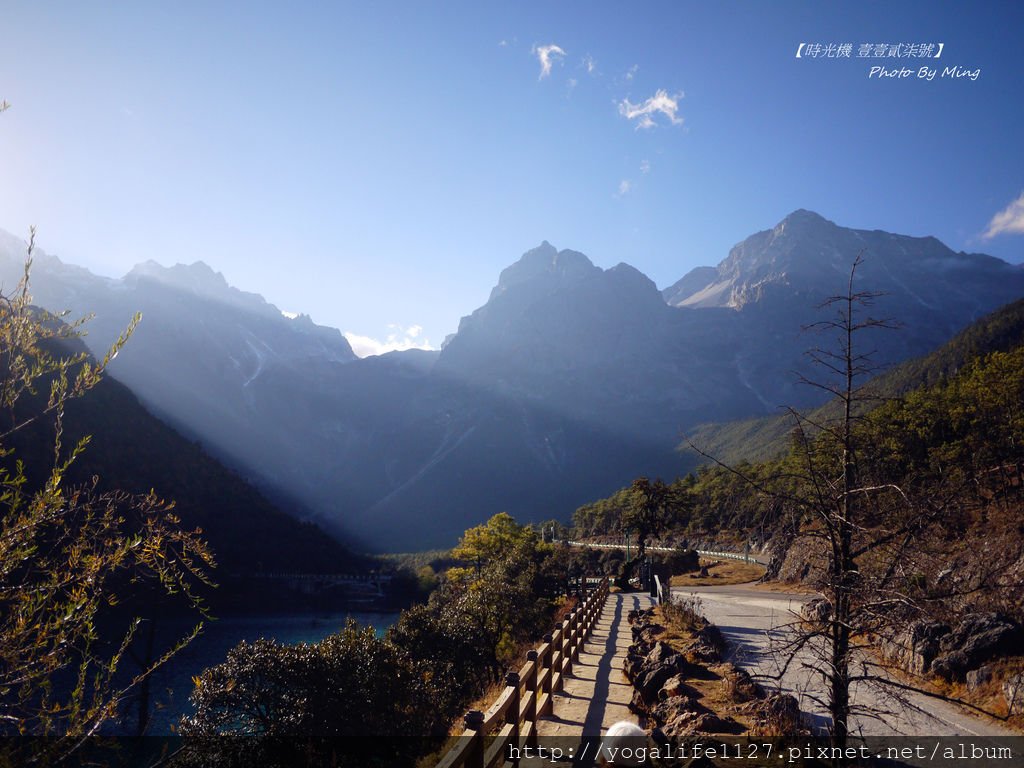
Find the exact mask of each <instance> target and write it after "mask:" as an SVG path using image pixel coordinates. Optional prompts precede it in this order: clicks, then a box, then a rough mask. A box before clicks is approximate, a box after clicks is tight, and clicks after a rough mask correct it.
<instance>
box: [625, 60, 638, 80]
mask: <svg viewBox="0 0 1024 768" xmlns="http://www.w3.org/2000/svg"><path fill="white" fill-rule="evenodd" d="M639 70H640V65H639V64H634V65H633V66H632V67H630V68H629V71H628V72H626V74H625V75H623V77H624V78H625V79H626V82H627V83H628V82H631V81H632V80H633V78H634V77H636V73H637V72H638V71H639Z"/></svg>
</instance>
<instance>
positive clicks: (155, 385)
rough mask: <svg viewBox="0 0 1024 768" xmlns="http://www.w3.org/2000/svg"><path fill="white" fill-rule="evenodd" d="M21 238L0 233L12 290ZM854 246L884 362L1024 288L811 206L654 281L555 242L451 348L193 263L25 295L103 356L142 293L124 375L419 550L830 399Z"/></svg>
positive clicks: (243, 458) (160, 405)
mask: <svg viewBox="0 0 1024 768" xmlns="http://www.w3.org/2000/svg"><path fill="white" fill-rule="evenodd" d="M23 250H24V246H23V244H21V243H20V241H18V240H17V239H16V238H13V237H10V236H5V237H3V238H2V239H0V271H2V276H3V279H4V282H5V284H6V285H11V284H12V280H14V279H16V273H17V268H18V264H19V263H20V261H21V258H22V254H23ZM858 254H861V255H863V258H864V263H863V266H862V268H861V270H860V271H859V277H858V286H860V287H863V288H865V289H871V290H877V291H883V292H885V293H886V295H885V296H882V297H880V298H879V299H878V300H877V302H876V306H875V307H874V308H873V309H874V311H875V313H876V314H877V315H878V316H882V317H888V318H893V319H895V320H898V321H899V322H900V323H901V324H902V326H903V328H902V330H900V331H897V332H888V333H880V334H878V335H877V336H876V338H875V340H874V341H875V343H876V349H877V354H876V356H875V359H876V361H877V362H878V363H879V364H886V363H892V362H896V361H899V360H903V359H905V358H908V357H911V356H916V355H920V354H923V353H925V352H928V351H929V350H931V349H932V348H934V347H936V346H937V345H939V344H940V343H942V342H943V341H945V340H946V339H948V338H950V337H951V336H952V335H953V334H954V333H955V332H956V331H958V330H959V329H961V328H963V327H964V326H965V325H967V324H968V323H969V322H971V321H972V320H974V319H976V318H978V317H980V316H981V315H983V314H985V313H987V312H989V311H991V310H992V309H994V308H996V307H998V306H1000V305H1002V304H1005V303H1007V302H1009V301H1011V300H1014V299H1016V298H1019V297H1021V296H1024V269H1021V268H1020V267H1017V266H1013V265H1010V264H1007V263H1006V262H1003V261H1001V260H999V259H995V258H993V257H990V256H985V255H981V254H967V253H955V252H953V251H952V250H950V249H949V248H947V247H946V246H944V245H943V244H942V243H941V242H939V241H938V240H936V239H934V238H930V237H925V238H914V237H906V236H902V235H894V234H889V233H885V232H880V231H864V230H853V229H846V228H843V227H839V226H837V225H835V224H833V223H832V222H829V221H827V220H825V219H823V218H822V217H820V216H818V215H817V214H814V213H810V212H808V211H796V212H795V213H793V214H791V215H790V216H788V217H786V219H784V220H783V221H782V222H780V223H779V224H778V225H777V226H776V227H774V228H773V229H771V230H766V231H764V232H759V233H757V234H754V235H752V236H750V237H749V238H747V239H746V240H744V241H743V242H741V243H740V244H739V245H737V246H735V247H734V248H733V249H732V250H731V251H730V253H729V254H728V256H727V257H726V258H725V259H724V260H723V261H722V262H721V263H720V264H719V265H718V266H717V267H700V268H698V269H695V270H692V271H691V272H689V273H688V274H687V275H685V276H684V277H683V278H682V279H680V280H679V281H678V282H677V283H675V284H674V285H672V286H670V287H669V288H666V289H665V290H664V291H659V290H658V288H657V287H656V286H655V285H654V283H653V282H652V281H651V280H650V279H648V278H647V277H646V276H645V275H643V274H642V273H641V272H639V271H637V270H636V269H634V268H633V267H631V266H629V265H627V264H619V265H618V266H616V267H613V268H611V269H608V270H602V269H600V268H598V267H596V266H594V265H593V264H592V263H591V262H590V260H589V259H587V257H586V256H584V255H583V254H581V253H577V252H575V251H571V250H562V251H559V250H557V249H556V248H555V247H554V246H552V245H550V244H549V243H547V242H544V243H542V244H541V245H540V246H538V247H537V248H535V249H533V250H531V251H528V252H527V253H526V254H524V255H523V256H522V258H520V259H519V260H518V261H517V262H515V263H514V264H512V265H511V266H509V267H508V268H507V269H505V270H504V271H503V272H502V273H501V275H500V277H499V279H498V282H497V285H496V286H495V287H494V289H493V290H492V292H491V296H490V298H489V300H488V301H487V303H486V304H485V305H484V306H482V307H480V308H478V309H477V310H475V311H474V312H472V314H470V315H468V316H467V317H464V318H463V319H462V321H461V323H460V325H459V329H458V332H457V333H455V334H454V335H453V336H452V337H450V338H449V340H448V341H447V342H446V344H445V346H444V348H443V349H442V351H441V352H440V353H427V352H403V353H392V354H389V355H384V356H382V357H377V358H367V359H364V360H359V359H357V358H356V357H355V356H354V354H353V353H352V350H351V348H350V347H349V345H348V343H347V341H346V340H345V339H344V337H342V335H341V334H340V332H338V331H337V330H334V329H329V328H324V327H321V326H317V325H314V324H313V323H312V322H311V321H310V320H309V318H307V317H303V316H300V317H298V318H295V319H288V318H286V317H284V316H282V315H281V313H280V312H279V311H278V310H277V309H276V308H275V307H273V306H272V305H270V304H268V303H267V302H266V301H264V300H263V299H262V298H261V297H259V296H256V295H254V294H246V293H243V292H240V291H238V290H236V289H234V288H231V287H230V286H229V285H228V284H227V283H226V282H225V280H224V278H223V277H222V276H221V275H219V274H218V273H216V272H214V271H213V270H212V269H211V268H209V267H207V266H206V265H205V264H203V263H202V262H196V263H193V264H192V265H191V266H182V265H178V266H175V267H171V268H164V267H160V266H159V265H156V264H154V263H152V262H147V263H146V264H143V265H140V266H138V267H136V268H135V269H133V270H132V271H131V272H130V273H129V274H128V275H126V276H125V277H124V278H122V279H120V280H110V279H106V278H100V277H96V276H94V275H92V274H90V273H89V272H87V271H85V270H83V269H80V268H77V267H72V266H70V265H66V264H64V263H62V262H61V261H60V260H58V259H56V258H54V257H49V256H44V255H41V256H40V257H39V258H38V259H37V262H36V266H35V269H34V284H33V294H34V296H35V297H36V301H37V303H39V304H41V305H43V306H45V307H47V308H50V309H63V308H69V309H71V310H72V312H73V313H83V312H87V311H92V312H95V313H96V318H95V320H94V322H93V323H92V324H91V326H90V327H91V328H92V330H91V333H90V336H89V337H88V338H87V339H86V341H87V342H88V343H89V344H90V345H92V346H93V349H94V350H95V351H97V352H100V351H102V349H103V347H105V346H106V344H107V343H109V341H110V340H111V339H112V338H113V337H114V336H115V335H116V333H117V332H118V331H119V330H120V329H122V328H123V326H124V325H125V324H126V323H127V321H128V319H129V318H130V316H131V314H132V313H133V312H134V311H136V310H141V311H142V312H143V314H144V320H143V322H142V324H141V325H140V327H139V330H138V332H137V334H136V337H135V338H133V339H132V341H131V342H130V343H129V345H128V347H127V348H126V349H125V350H124V351H123V352H122V353H121V355H120V356H119V357H118V359H117V360H116V361H115V363H114V366H113V368H112V372H113V374H114V375H115V376H116V377H117V378H118V379H120V380H121V381H123V382H124V383H125V384H127V385H128V386H129V387H130V388H131V389H132V390H133V391H134V392H135V393H136V394H137V395H138V397H139V398H140V399H141V400H142V401H143V402H144V403H145V404H146V405H147V407H149V408H150V409H151V410H152V411H153V412H154V413H156V414H158V415H160V416H161V417H162V418H164V419H166V420H167V421H168V422H170V423H171V424H172V425H174V426H175V427H176V428H177V429H179V430H181V431H182V432H184V433H185V434H186V435H188V436H191V437H194V438H196V439H198V440H200V441H201V442H202V443H203V444H204V445H205V446H206V447H207V448H208V449H209V450H210V451H211V452H213V453H215V454H216V455H218V456H219V457H221V458H223V459H224V460H225V461H226V462H228V463H229V464H231V465H232V466H234V467H236V468H238V470H239V471H240V472H242V473H243V474H244V475H245V476H247V477H248V478H250V479H251V480H253V481H254V482H256V483H257V484H258V485H259V486H260V487H261V488H263V489H264V490H265V491H267V492H268V493H270V494H271V495H273V496H275V497H276V498H278V499H287V500H289V501H290V502H293V503H292V504H291V505H290V508H296V509H301V510H304V512H303V513H304V514H308V515H309V516H311V517H313V518H315V519H316V520H318V521H319V522H321V523H323V524H325V525H327V526H329V527H330V528H332V529H333V530H336V531H339V532H343V533H345V534H347V535H350V536H354V537H356V538H359V539H361V540H362V541H363V542H365V543H366V544H367V545H368V546H370V547H373V548H383V549H394V550H408V549H423V548H425V547H428V546H434V545H447V544H451V543H453V541H454V539H455V537H456V536H457V535H458V534H459V533H460V532H461V531H462V530H463V529H464V528H465V527H466V526H467V525H471V524H476V523H478V522H480V521H481V520H483V519H485V518H487V517H488V516H489V515H491V514H493V513H494V512H497V511H499V510H507V511H509V512H511V513H512V514H513V515H515V516H516V517H517V518H520V519H523V520H540V519H548V518H552V517H558V518H566V517H568V516H569V514H570V513H571V511H572V510H573V509H574V508H575V507H576V506H578V505H579V504H582V503H584V502H586V501H589V500H592V499H594V498H597V497H599V496H602V495H606V494H607V493H609V492H610V491H612V490H614V489H615V488H618V487H620V486H622V485H624V484H625V483H627V482H628V481H629V480H630V479H632V478H633V477H635V476H636V475H638V474H650V475H656V474H661V475H664V476H675V475H676V474H678V473H680V472H684V471H686V470H687V469H688V468H689V466H690V463H689V462H692V459H689V458H686V457H683V456H681V455H680V454H679V453H677V452H676V450H675V446H676V445H677V444H678V442H679V438H680V434H681V433H682V432H683V431H690V430H693V429H694V428H695V427H696V426H697V425H698V424H701V423H704V422H710V421H724V420H730V419H738V418H749V417H753V416H759V415H764V414H768V413H772V412H774V411H775V409H776V408H777V407H778V406H780V405H783V404H790V405H797V406H808V405H814V404H816V403H818V402H820V400H821V399H822V398H821V397H819V395H820V393H817V392H815V390H813V389H812V388H808V387H801V386H798V385H797V384H796V383H795V381H796V377H795V375H794V371H804V372H806V371H807V362H806V359H805V356H804V352H805V350H806V349H807V348H808V347H811V346H814V345H815V344H820V343H827V342H826V341H825V340H822V339H817V338H814V337H813V336H808V335H807V334H805V333H803V332H802V331H801V328H802V326H804V325H806V324H808V323H811V322H813V321H815V320H817V319H821V318H822V315H821V314H820V312H818V311H817V310H816V306H817V305H818V304H820V302H821V301H822V300H823V299H825V298H827V297H828V296H830V295H832V294H836V293H839V292H841V291H842V290H843V289H844V287H845V284H846V282H847V280H848V277H849V270H850V265H851V264H852V262H853V260H854V258H855V257H856V256H857V255H858ZM188 256H189V257H191V256H193V254H189V255H188Z"/></svg>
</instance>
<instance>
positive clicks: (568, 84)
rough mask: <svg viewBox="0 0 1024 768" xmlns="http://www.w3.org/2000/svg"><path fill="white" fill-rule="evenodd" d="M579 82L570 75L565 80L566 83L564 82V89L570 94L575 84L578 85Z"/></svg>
mask: <svg viewBox="0 0 1024 768" xmlns="http://www.w3.org/2000/svg"><path fill="white" fill-rule="evenodd" d="M579 84H580V81H579V80H577V79H576V78H575V77H570V78H569V79H568V80H567V81H566V83H565V87H566V89H567V90H568V92H569V94H570V95H571V94H572V92H573V90H574V89H575V88H576V86H577V85H579Z"/></svg>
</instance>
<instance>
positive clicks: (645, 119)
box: [619, 90, 683, 128]
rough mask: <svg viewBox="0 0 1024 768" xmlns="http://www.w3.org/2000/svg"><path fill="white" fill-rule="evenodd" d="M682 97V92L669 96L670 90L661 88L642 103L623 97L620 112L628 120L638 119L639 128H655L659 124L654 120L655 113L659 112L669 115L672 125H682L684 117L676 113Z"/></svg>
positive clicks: (637, 125)
mask: <svg viewBox="0 0 1024 768" xmlns="http://www.w3.org/2000/svg"><path fill="white" fill-rule="evenodd" d="M682 97H683V94H682V93H677V94H675V95H674V96H669V95H668V91H665V90H659V91H657V92H656V93H655V94H654V95H653V96H651V97H650V98H649V99H647V101H645V102H643V103H641V104H634V103H632V102H631V101H630V100H629V99H623V100H622V102H621V103H620V104H619V114H620V115H622V116H623V117H624V118H626V119H627V120H636V121H637V124H636V127H637V128H653V127H654V126H655V125H657V123H655V122H654V115H657V114H658V113H661V114H662V115H664V116H665V117H667V118H668V120H669V122H670V123H672V125H682V124H683V118H681V117H679V116H678V115H677V114H676V113H677V112H678V111H679V99H681V98H682Z"/></svg>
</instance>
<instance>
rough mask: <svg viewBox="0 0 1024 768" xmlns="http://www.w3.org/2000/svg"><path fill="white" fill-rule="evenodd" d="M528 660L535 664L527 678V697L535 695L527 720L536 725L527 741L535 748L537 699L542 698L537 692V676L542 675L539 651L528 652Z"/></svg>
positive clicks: (529, 707)
mask: <svg viewBox="0 0 1024 768" xmlns="http://www.w3.org/2000/svg"><path fill="white" fill-rule="evenodd" d="M526 660H527V661H532V662H533V672H531V673H530V674H529V675H528V676H527V677H526V693H527V696H529V694H531V693H532V694H533V695H532V696H529V699H530V704H529V706H528V707H527V708H526V719H527V720H528V721H529V722H531V723H533V724H534V727H533V728H531V729H530V735H529V737H528V738H527V739H526V743H527V745H529V746H531V747H535V746H537V728H536V723H537V697H538V696H540V691H538V690H537V675H539V674H540V661H538V659H537V651H535V650H529V651H527V652H526Z"/></svg>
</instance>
